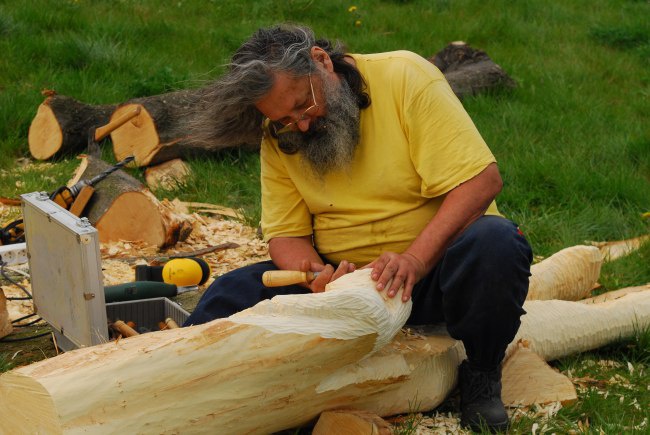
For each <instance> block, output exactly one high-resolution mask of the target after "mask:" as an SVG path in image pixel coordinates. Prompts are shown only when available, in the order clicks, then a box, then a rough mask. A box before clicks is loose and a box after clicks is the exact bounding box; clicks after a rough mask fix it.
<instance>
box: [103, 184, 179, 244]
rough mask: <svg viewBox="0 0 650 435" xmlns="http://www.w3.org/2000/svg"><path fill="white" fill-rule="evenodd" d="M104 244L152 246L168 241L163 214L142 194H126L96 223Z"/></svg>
mask: <svg viewBox="0 0 650 435" xmlns="http://www.w3.org/2000/svg"><path fill="white" fill-rule="evenodd" d="M95 228H97V231H98V232H99V240H100V242H102V243H107V242H115V241H118V240H142V241H144V242H145V243H147V244H150V245H153V246H163V245H165V243H166V241H167V236H166V231H165V227H164V224H163V222H162V219H161V215H160V210H159V209H158V207H157V206H156V204H154V203H153V202H152V201H151V200H150V199H149V197H148V196H147V195H145V194H144V193H142V192H126V193H123V194H121V195H120V196H118V197H117V198H115V199H114V201H113V203H112V204H111V206H110V208H109V209H108V211H107V212H106V213H104V215H103V216H102V217H101V218H100V219H99V220H98V221H97V222H96V223H95Z"/></svg>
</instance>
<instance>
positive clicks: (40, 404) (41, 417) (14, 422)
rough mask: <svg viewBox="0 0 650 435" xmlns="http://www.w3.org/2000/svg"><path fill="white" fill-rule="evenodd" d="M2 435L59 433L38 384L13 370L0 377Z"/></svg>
mask: <svg viewBox="0 0 650 435" xmlns="http://www.w3.org/2000/svg"><path fill="white" fill-rule="evenodd" d="M0 398H2V399H1V400H2V406H0V422H2V423H0V426H2V430H1V432H2V433H7V434H10V433H11V434H14V433H16V434H17V433H26V431H27V429H28V428H29V433H48V434H62V433H63V430H62V428H61V424H60V420H59V418H58V415H57V412H56V407H55V405H54V401H53V400H52V398H51V396H50V393H49V392H48V391H47V390H46V389H45V388H44V387H43V385H41V383H40V382H38V381H36V380H34V379H32V378H31V377H29V376H25V375H23V374H20V373H18V372H16V371H12V372H8V373H5V374H3V375H1V376H0Z"/></svg>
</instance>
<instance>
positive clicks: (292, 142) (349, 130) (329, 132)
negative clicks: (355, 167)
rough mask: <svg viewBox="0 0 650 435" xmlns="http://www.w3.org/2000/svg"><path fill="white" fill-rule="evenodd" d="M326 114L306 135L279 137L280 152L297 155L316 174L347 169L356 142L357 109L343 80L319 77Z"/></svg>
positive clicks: (357, 128)
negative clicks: (291, 152)
mask: <svg viewBox="0 0 650 435" xmlns="http://www.w3.org/2000/svg"><path fill="white" fill-rule="evenodd" d="M320 77H321V79H322V82H323V94H324V95H325V104H326V107H327V115H325V116H323V117H320V118H317V119H315V120H313V121H312V123H311V124H310V126H309V130H308V131H306V132H304V133H303V132H301V131H291V132H287V133H283V134H281V135H279V138H278V144H279V146H280V149H283V150H292V151H293V152H296V151H297V152H299V153H300V155H301V157H302V159H303V162H305V163H307V166H308V167H310V168H311V169H312V171H313V172H314V174H315V175H317V176H318V177H319V178H321V179H322V178H323V177H324V176H325V175H327V174H328V173H330V172H332V171H335V170H341V169H346V168H349V166H350V164H351V163H352V160H353V159H354V151H355V150H356V148H357V145H358V143H359V136H360V132H359V126H360V109H359V106H358V105H357V101H356V98H355V95H354V94H353V92H352V90H351V89H350V86H349V85H348V83H347V82H346V81H345V80H343V79H342V80H341V81H340V82H336V81H335V80H331V79H330V78H329V77H327V76H326V75H324V74H322V75H321V76H320Z"/></svg>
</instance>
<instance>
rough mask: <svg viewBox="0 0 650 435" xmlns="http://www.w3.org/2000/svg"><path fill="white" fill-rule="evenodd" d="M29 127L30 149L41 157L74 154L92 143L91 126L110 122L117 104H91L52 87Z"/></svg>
mask: <svg viewBox="0 0 650 435" xmlns="http://www.w3.org/2000/svg"><path fill="white" fill-rule="evenodd" d="M44 94H45V95H46V96H47V98H46V99H45V101H43V103H41V105H40V106H39V107H38V111H37V112H36V116H35V117H34V119H33V120H32V123H31V125H30V127H29V134H28V137H27V141H28V143H29V152H30V153H31V155H32V156H33V157H34V158H35V159H38V160H47V159H50V158H52V157H54V156H63V155H71V154H76V153H78V152H81V151H83V150H85V149H86V147H88V139H89V134H90V130H91V129H93V128H97V127H100V126H102V125H105V124H106V123H108V122H109V119H110V117H111V114H112V113H113V111H114V110H115V107H116V106H115V105H110V104H108V105H91V104H85V103H82V102H80V101H77V100H75V99H73V98H70V97H66V96H64V95H57V94H56V93H54V92H52V91H47V92H44Z"/></svg>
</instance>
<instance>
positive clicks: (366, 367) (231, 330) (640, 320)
mask: <svg viewBox="0 0 650 435" xmlns="http://www.w3.org/2000/svg"><path fill="white" fill-rule="evenodd" d="M369 272H370V271H369V270H368V269H366V270H359V271H357V272H355V273H353V274H349V275H346V276H344V277H342V278H340V279H339V280H337V281H336V282H334V283H332V284H331V285H330V288H329V291H327V292H325V293H317V294H303V295H287V296H278V297H276V298H274V299H272V300H270V301H264V302H262V303H260V304H258V305H256V306H255V307H252V308H250V309H248V310H245V311H243V312H241V313H238V314H235V315H233V316H231V317H229V318H227V319H218V320H215V321H212V322H210V323H207V324H204V325H197V326H192V327H188V328H181V329H172V330H168V331H159V332H153V333H149V334H142V335H139V336H136V337H131V338H128V339H122V340H120V341H119V342H117V343H115V342H112V343H106V344H103V345H99V346H93V347H89V348H84V349H78V350H75V351H72V352H68V353H65V354H63V355H60V356H58V357H56V358H52V359H49V360H44V361H41V362H38V363H35V364H32V365H29V366H26V367H21V368H18V369H15V370H12V371H10V372H7V373H5V374H3V375H2V376H0V393H2V394H0V421H2V422H3V424H6V425H7V426H6V429H7V430H8V431H9V433H15V432H16V431H21V430H22V431H25V430H29V431H31V432H39V431H41V432H50V433H79V432H83V431H89V432H93V433H174V432H183V433H190V434H191V433H205V432H206V431H219V433H270V432H273V431H279V430H282V429H288V428H292V427H297V426H299V425H302V424H306V423H308V422H310V421H313V419H315V418H316V417H317V416H318V415H319V414H320V413H321V412H323V411H325V410H328V409H333V408H355V409H361V410H367V411H370V412H373V413H376V414H378V415H380V416H387V415H394V414H399V413H406V412H414V411H424V410H430V409H433V408H434V407H435V406H437V405H438V404H440V403H441V402H442V401H443V400H444V398H445V397H446V396H447V395H448V394H449V392H450V391H451V390H452V388H453V387H454V385H455V383H456V376H457V373H456V370H457V366H458V364H459V363H460V361H461V360H462V359H463V358H464V350H463V348H462V344H461V343H460V342H457V341H455V340H453V339H452V338H450V337H448V336H447V335H446V334H445V333H438V334H436V333H435V331H432V332H430V335H428V336H423V335H418V334H413V333H408V332H407V333H405V332H398V331H399V327H400V326H401V325H402V324H403V323H404V321H405V320H406V317H407V316H408V313H409V311H410V306H409V305H407V304H402V303H401V301H400V299H399V295H398V296H396V297H395V298H386V297H385V296H384V295H383V294H382V293H379V292H377V290H376V289H375V287H374V283H373V281H372V280H371V279H370V277H369ZM525 309H526V311H527V313H528V314H526V315H525V316H523V318H522V327H521V329H520V332H519V333H518V335H517V339H516V341H520V340H525V341H526V342H528V343H529V346H530V348H531V349H533V350H535V351H536V352H537V353H538V354H540V355H541V356H542V357H543V358H544V359H546V360H549V359H554V358H558V357H560V356H563V355H567V354H569V353H573V352H577V351H582V350H586V349H589V348H594V347H597V346H601V345H603V344H605V343H607V342H609V341H612V340H618V339H620V337H625V336H628V335H631V334H633V333H634V331H636V330H637V329H638V328H644V327H647V325H650V291H646V292H636V293H630V294H627V295H625V296H624V297H620V298H618V299H615V300H611V301H607V302H604V303H601V304H587V303H584V304H583V303H577V302H568V301H530V302H527V303H526V305H525ZM395 334H397V335H395ZM393 337H395V338H394V339H392V341H391V338H393ZM386 344H388V345H386ZM516 346H517V344H516V343H514V342H513V344H512V345H511V346H510V348H509V351H508V352H509V353H511V352H513V351H514V348H516ZM34 409H38V410H39V412H33V410H34ZM5 422H6V423H5Z"/></svg>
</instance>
